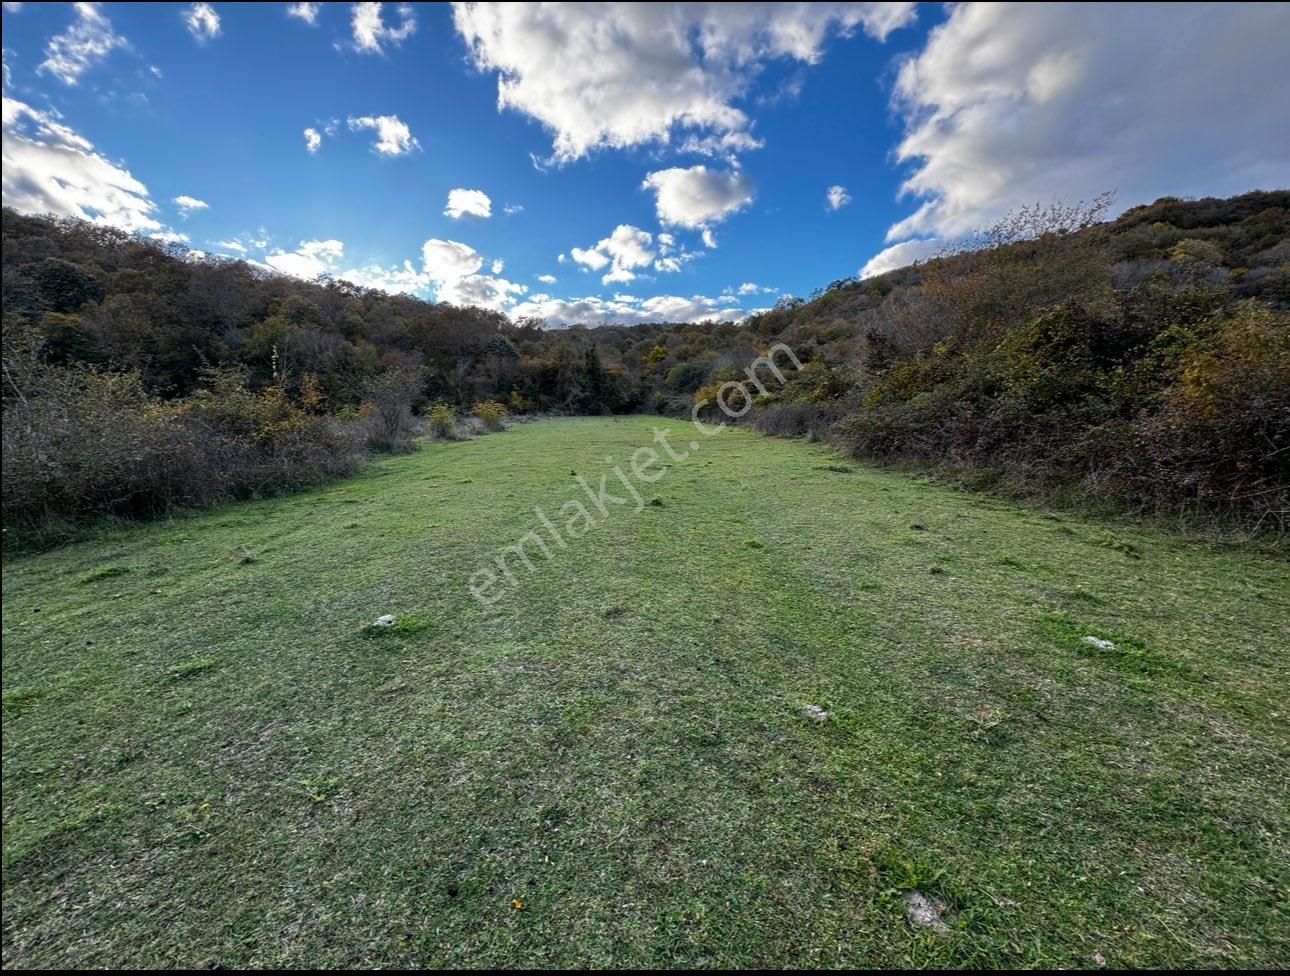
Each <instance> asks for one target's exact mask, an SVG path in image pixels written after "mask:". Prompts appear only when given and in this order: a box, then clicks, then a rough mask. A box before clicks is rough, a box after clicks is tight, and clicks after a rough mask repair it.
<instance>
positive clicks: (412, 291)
mask: <svg viewBox="0 0 1290 976" xmlns="http://www.w3.org/2000/svg"><path fill="white" fill-rule="evenodd" d="M336 277H337V278H340V279H343V280H344V281H348V282H351V283H353V284H355V285H358V286H360V287H362V288H375V289H376V290H377V291H383V292H386V293H387V294H390V295H424V294H425V292H426V290H427V289H428V288H429V287H430V284H431V282H430V276H429V275H428V274H426V273H425V272H424V271H419V270H417V268H416V267H415V266H414V265H413V264H412V262H411V261H404V262H403V264H401V265H396V266H395V267H392V268H382V267H380V266H379V265H375V264H369V265H367V266H366V267H363V268H350V269H349V270H348V271H340V272H337V274H336Z"/></svg>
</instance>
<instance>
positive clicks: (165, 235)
mask: <svg viewBox="0 0 1290 976" xmlns="http://www.w3.org/2000/svg"><path fill="white" fill-rule="evenodd" d="M148 236H149V237H150V238H151V239H152V240H154V241H157V242H158V243H160V244H187V243H188V242H189V240H190V238H189V236H188V235H187V234H181V233H179V231H176V230H159V231H157V232H156V233H155V234H149V235H148Z"/></svg>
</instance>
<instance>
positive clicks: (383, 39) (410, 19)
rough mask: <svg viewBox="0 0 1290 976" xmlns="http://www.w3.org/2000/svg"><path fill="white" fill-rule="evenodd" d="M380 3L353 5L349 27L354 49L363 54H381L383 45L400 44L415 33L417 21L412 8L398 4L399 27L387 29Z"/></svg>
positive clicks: (382, 5)
mask: <svg viewBox="0 0 1290 976" xmlns="http://www.w3.org/2000/svg"><path fill="white" fill-rule="evenodd" d="M384 6H385V4H382V3H356V4H354V10H353V18H352V21H351V25H352V27H353V29H354V48H355V50H358V51H362V52H363V53H364V54H381V53H382V52H383V51H384V50H385V48H384V45H385V44H402V43H403V42H404V41H405V40H407V39H408V38H409V37H410V36H411V35H412V34H414V33H416V29H417V19H416V15H415V14H414V13H413V12H412V8H411V7H410V6H408V5H407V4H406V3H405V4H400V5H399V9H398V15H399V26H398V27H387V26H386V24H385V19H384V16H383V13H382V9H381V8H382V7H384Z"/></svg>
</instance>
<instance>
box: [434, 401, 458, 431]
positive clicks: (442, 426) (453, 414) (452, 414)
mask: <svg viewBox="0 0 1290 976" xmlns="http://www.w3.org/2000/svg"><path fill="white" fill-rule="evenodd" d="M426 427H427V428H428V429H429V432H430V435H431V436H432V437H443V438H448V437H452V436H454V434H455V433H456V431H457V411H456V410H454V409H453V408H452V407H451V406H449V405H448V404H446V403H444V402H443V401H442V400H440V401H438V402H437V403H435V404H434V405H433V406H432V407H431V408H430V409H429V410H427V411H426Z"/></svg>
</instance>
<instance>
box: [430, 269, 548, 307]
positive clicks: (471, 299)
mask: <svg viewBox="0 0 1290 976" xmlns="http://www.w3.org/2000/svg"><path fill="white" fill-rule="evenodd" d="M526 291H528V289H527V288H525V287H524V286H523V285H517V284H515V283H514V282H511V281H507V280H506V279H505V278H493V277H489V276H488V275H466V276H465V277H463V278H456V279H454V280H452V281H444V282H440V283H439V287H438V289H437V291H436V294H435V297H436V298H438V299H439V301H441V302H448V303H449V304H452V305H475V306H478V307H479V308H487V309H491V310H492V311H494V312H503V311H506V308H507V306H509V305H512V304H514V302H515V301H516V298H517V297H518V296H519V295H523V294H524V293H525V292H526Z"/></svg>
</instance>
